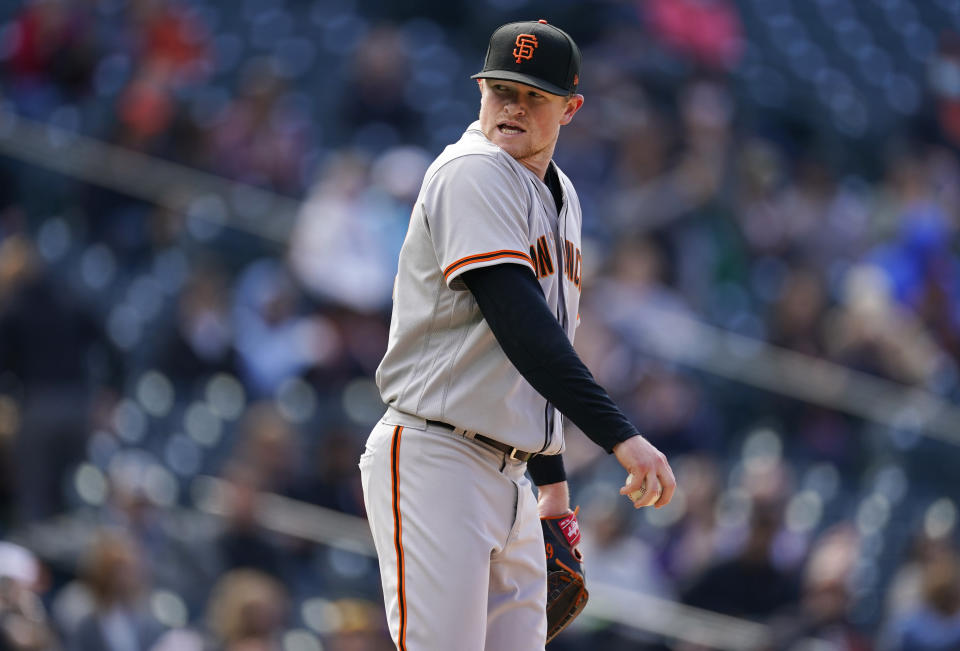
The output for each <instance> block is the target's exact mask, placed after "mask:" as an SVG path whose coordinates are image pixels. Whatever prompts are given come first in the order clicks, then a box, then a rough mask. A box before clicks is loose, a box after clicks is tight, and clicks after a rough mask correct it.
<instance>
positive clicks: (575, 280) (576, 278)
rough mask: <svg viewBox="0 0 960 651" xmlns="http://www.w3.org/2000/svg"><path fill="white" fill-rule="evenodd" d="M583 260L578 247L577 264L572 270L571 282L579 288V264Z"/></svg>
mask: <svg viewBox="0 0 960 651" xmlns="http://www.w3.org/2000/svg"><path fill="white" fill-rule="evenodd" d="M582 262H583V257H582V256H581V255H580V249H577V266H576V267H575V268H574V270H573V284H574V285H576V286H577V289H580V280H581V278H580V264H581V263H582Z"/></svg>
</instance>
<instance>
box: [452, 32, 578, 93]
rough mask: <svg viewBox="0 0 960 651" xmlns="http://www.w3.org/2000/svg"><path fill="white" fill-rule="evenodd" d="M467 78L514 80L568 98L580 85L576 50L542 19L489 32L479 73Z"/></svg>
mask: <svg viewBox="0 0 960 651" xmlns="http://www.w3.org/2000/svg"><path fill="white" fill-rule="evenodd" d="M470 78H471V79H505V80H507V81H518V82H520V83H522V84H527V85H528V86H533V87H535V88H539V89H540V90H544V91H546V92H548V93H552V94H554V95H569V94H570V93H574V92H576V90H577V86H578V85H579V83H580V48H578V47H577V44H576V43H574V42H573V39H572V38H570V35H569V34H567V33H566V32H565V31H563V30H562V29H560V28H559V27H554V26H553V25H549V24H547V21H545V20H531V21H524V22H519V23H507V24H506V25H501V26H500V27H498V28H497V29H496V31H494V32H493V35H492V36H491V37H490V45H489V46H488V47H487V57H486V59H484V62H483V70H481V71H480V72H478V73H477V74H475V75H472V76H471V77H470Z"/></svg>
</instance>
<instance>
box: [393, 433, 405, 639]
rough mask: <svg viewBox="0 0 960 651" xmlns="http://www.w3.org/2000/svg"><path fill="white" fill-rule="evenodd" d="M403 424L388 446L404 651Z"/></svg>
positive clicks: (400, 630)
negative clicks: (401, 446) (401, 494)
mask: <svg viewBox="0 0 960 651" xmlns="http://www.w3.org/2000/svg"><path fill="white" fill-rule="evenodd" d="M402 433H403V426H402V425H397V426H396V427H394V428H393V444H392V446H391V448H390V474H391V479H392V485H393V531H394V538H393V545H394V548H395V549H396V551H397V600H398V602H399V607H400V628H399V631H398V633H397V648H398V649H399V650H400V651H406V649H407V644H406V637H407V600H406V595H405V594H404V580H403V535H402V526H401V522H400V435H401V434H402Z"/></svg>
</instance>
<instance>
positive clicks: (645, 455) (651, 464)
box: [614, 435, 677, 508]
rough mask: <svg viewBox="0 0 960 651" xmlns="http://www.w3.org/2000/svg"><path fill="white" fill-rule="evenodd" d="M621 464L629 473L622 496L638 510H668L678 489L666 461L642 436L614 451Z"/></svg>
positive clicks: (633, 438)
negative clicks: (646, 507)
mask: <svg viewBox="0 0 960 651" xmlns="http://www.w3.org/2000/svg"><path fill="white" fill-rule="evenodd" d="M614 453H615V454H616V456H617V460H618V461H619V462H620V464H621V465H622V466H623V467H624V468H625V469H626V470H627V472H629V473H630V475H629V476H628V477H627V481H626V482H625V483H624V486H623V488H621V489H620V494H621V495H626V496H627V497H629V498H630V501H632V502H633V505H634V507H635V508H641V507H644V506H651V505H652V506H654V507H656V508H660V507H663V506H666V505H667V504H669V503H670V500H672V499H673V494H674V492H675V491H676V488H677V482H676V479H675V478H674V476H673V470H672V469H671V468H670V463H669V462H668V461H667V458H666V457H665V456H664V455H663V453H661V452H660V451H659V450H657V449H656V448H655V447H654V446H653V445H651V444H650V442H649V441H647V440H646V439H644V438H643V437H642V436H639V435H637V436H634V437H632V438H630V439H627V440H626V441H623V442H622V443H620V444H618V445H617V447H615V448H614Z"/></svg>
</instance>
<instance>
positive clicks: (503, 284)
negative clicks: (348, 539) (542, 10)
mask: <svg viewBox="0 0 960 651" xmlns="http://www.w3.org/2000/svg"><path fill="white" fill-rule="evenodd" d="M579 75H580V50H579V49H578V47H577V46H576V44H575V43H574V42H573V39H571V38H570V36H569V35H568V34H567V33H566V32H564V31H563V30H560V29H558V28H556V27H554V26H552V25H549V24H547V22H546V21H544V20H541V21H533V22H519V23H511V24H507V25H503V26H501V27H499V28H498V29H497V30H496V31H495V32H494V33H493V35H492V36H491V38H490V44H489V48H488V50H487V55H486V59H485V63H484V67H483V70H482V71H481V72H479V73H477V74H476V75H473V78H474V79H477V84H478V86H479V90H480V117H479V120H478V121H476V122H474V123H473V124H471V125H470V126H469V127H468V128H467V130H466V131H465V132H464V134H463V136H462V137H461V138H460V140H459V141H458V142H456V143H454V144H452V145H450V146H448V147H447V148H446V149H445V150H444V151H443V153H441V154H440V156H439V157H438V158H437V159H436V160H435V161H434V162H433V164H432V165H431V166H430V168H429V169H428V170H427V173H426V175H425V177H424V180H423V185H422V186H421V189H420V194H419V196H418V198H417V201H416V205H415V206H414V208H413V212H412V214H411V218H410V225H409V229H408V232H407V236H406V239H405V240H404V243H403V248H402V250H401V252H400V260H399V269H398V273H397V277H396V285H395V288H394V303H393V315H392V321H391V324H390V336H389V343H388V346H387V352H386V354H385V355H384V358H383V361H382V362H381V364H380V367H379V368H378V370H377V378H376V379H377V384H378V386H379V388H380V392H381V396H382V398H383V401H384V402H385V403H386V404H387V405H388V408H387V411H386V413H385V414H384V416H383V418H382V419H381V420H380V422H379V423H377V425H376V426H375V427H374V428H373V431H372V432H371V434H370V436H369V438H368V440H367V444H366V449H365V451H364V453H363V455H362V456H361V459H360V469H361V476H362V479H363V493H364V500H365V503H366V508H367V514H368V517H369V521H370V527H371V530H372V532H373V536H374V540H375V544H376V548H377V554H378V556H379V563H380V570H381V578H382V583H383V592H384V599H385V602H386V609H387V617H388V620H389V626H390V633H391V635H392V637H393V640H394V642H395V643H396V645H397V648H398V649H401V650H409V651H414V650H424V651H426V650H429V651H447V650H452V649H457V650H458V651H459V650H481V649H489V650H497V651H506V650H510V651H513V650H517V651H530V650H532V649H543V648H544V645H545V640H546V617H545V614H544V608H545V602H546V594H547V591H546V569H545V561H544V543H543V534H542V531H541V525H540V518H541V517H544V518H548V517H551V516H563V515H568V514H570V513H571V511H570V503H569V493H568V489H567V483H566V478H565V475H564V469H563V462H562V459H561V456H560V453H561V452H562V451H563V447H564V443H563V418H562V416H561V414H563V415H566V416H567V417H568V418H570V420H572V421H573V422H574V423H575V424H576V425H577V426H578V427H580V429H582V430H583V431H584V432H585V433H586V434H587V436H589V437H590V438H591V439H592V440H594V441H595V442H596V443H597V444H599V445H600V446H602V447H603V448H604V449H606V450H607V451H608V452H612V453H613V454H615V455H616V458H617V459H618V461H619V462H620V463H621V465H623V467H624V469H626V470H627V472H628V473H629V477H628V480H627V482H626V483H625V485H624V486H623V488H621V489H620V492H621V494H624V495H628V496H631V499H633V501H634V505H635V506H637V507H641V506H648V505H655V506H658V507H659V506H663V505H665V504H667V503H668V502H669V501H670V498H671V497H672V495H673V491H674V487H675V481H674V477H673V473H672V471H671V469H670V466H669V464H668V462H667V460H666V458H665V457H664V456H663V454H661V453H660V452H659V451H658V450H657V449H656V448H654V447H653V446H652V445H651V444H650V443H649V442H648V441H646V439H644V438H643V437H642V436H641V435H640V434H639V433H638V432H637V430H636V428H635V427H634V426H633V425H632V424H631V423H630V422H629V421H628V420H627V419H626V418H625V417H624V415H623V414H622V412H621V411H620V410H619V409H618V408H617V407H616V406H615V405H614V404H613V402H612V401H611V400H610V398H609V397H608V395H607V394H606V392H605V391H604V390H603V389H602V388H601V387H600V386H599V385H597V383H596V381H595V380H594V379H593V377H592V376H591V375H590V372H589V371H588V370H587V369H586V367H585V366H584V365H583V363H582V362H581V361H580V359H579V357H578V356H577V354H576V352H575V351H574V349H573V346H572V341H573V337H574V332H575V330H576V326H577V322H578V305H579V299H580V289H581V283H582V267H583V262H582V252H581V246H580V227H581V213H580V203H579V200H578V199H577V194H576V191H575V190H574V188H573V185H572V183H571V182H570V179H568V178H567V177H566V176H565V175H564V174H563V172H561V171H560V169H559V168H558V167H557V165H556V164H555V163H553V162H552V157H553V151H554V147H555V146H556V143H557V137H558V135H559V132H560V127H561V126H562V125H565V124H568V123H569V122H570V121H571V120H572V119H573V117H574V115H575V114H576V113H577V111H578V110H579V109H580V107H581V106H582V105H583V101H584V98H583V96H582V95H579V94H577V92H576V91H577V86H578V84H579ZM527 471H529V474H530V477H531V478H532V480H533V483H534V484H536V485H537V487H538V491H537V495H536V496H535V495H534V492H533V490H532V489H531V486H530V480H528V479H527V477H526V472H527ZM565 522H567V523H569V521H565Z"/></svg>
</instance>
